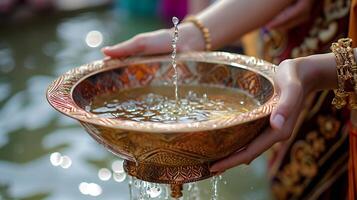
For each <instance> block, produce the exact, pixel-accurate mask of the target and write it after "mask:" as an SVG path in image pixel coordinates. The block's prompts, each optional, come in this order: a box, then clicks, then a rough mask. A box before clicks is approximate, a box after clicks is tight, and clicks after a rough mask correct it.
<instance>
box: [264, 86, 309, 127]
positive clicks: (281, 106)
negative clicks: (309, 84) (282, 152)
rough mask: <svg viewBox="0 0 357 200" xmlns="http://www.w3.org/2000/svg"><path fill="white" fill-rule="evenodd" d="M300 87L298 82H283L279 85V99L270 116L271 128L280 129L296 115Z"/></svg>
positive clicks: (300, 95)
mask: <svg viewBox="0 0 357 200" xmlns="http://www.w3.org/2000/svg"><path fill="white" fill-rule="evenodd" d="M302 94H303V93H302V87H301V85H300V84H299V83H290V84H286V83H285V84H283V85H282V87H280V99H279V102H278V105H277V107H276V108H275V110H274V111H273V112H272V114H271V117H270V125H271V126H272V128H273V129H277V130H281V129H282V128H283V127H284V126H285V124H287V121H292V120H294V119H292V118H295V116H297V115H298V114H297V111H298V110H297V109H298V108H299V102H301V98H302Z"/></svg>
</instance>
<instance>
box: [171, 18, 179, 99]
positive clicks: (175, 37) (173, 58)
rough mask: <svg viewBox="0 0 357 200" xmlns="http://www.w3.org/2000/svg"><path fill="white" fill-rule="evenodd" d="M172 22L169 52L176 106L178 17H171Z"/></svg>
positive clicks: (177, 97)
mask: <svg viewBox="0 0 357 200" xmlns="http://www.w3.org/2000/svg"><path fill="white" fill-rule="evenodd" d="M172 23H173V24H174V35H173V38H172V44H171V45H172V49H173V50H172V54H171V58H172V67H173V68H174V72H175V74H174V76H173V79H174V85H175V100H176V106H178V104H179V96H178V83H177V81H178V72H177V64H176V46H177V41H178V27H177V25H178V23H179V19H178V18H177V17H172Z"/></svg>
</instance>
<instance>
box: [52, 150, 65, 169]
mask: <svg viewBox="0 0 357 200" xmlns="http://www.w3.org/2000/svg"><path fill="white" fill-rule="evenodd" d="M50 161H51V164H52V165H53V166H59V165H60V164H61V163H62V155H61V153H59V152H54V153H52V154H51V156H50Z"/></svg>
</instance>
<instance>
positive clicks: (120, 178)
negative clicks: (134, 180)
mask: <svg viewBox="0 0 357 200" xmlns="http://www.w3.org/2000/svg"><path fill="white" fill-rule="evenodd" d="M113 178H114V180H115V181H116V182H119V183H121V182H123V181H124V180H125V178H126V174H125V173H114V174H113Z"/></svg>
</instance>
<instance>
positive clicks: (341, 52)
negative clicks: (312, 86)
mask: <svg viewBox="0 0 357 200" xmlns="http://www.w3.org/2000/svg"><path fill="white" fill-rule="evenodd" d="M331 50H332V52H333V53H334V55H335V58H336V64H337V65H336V69H337V81H338V88H337V89H335V90H334V93H335V97H334V98H333V100H332V105H334V106H335V107H336V108H337V109H341V108H343V107H344V106H345V105H346V104H347V101H346V98H347V97H348V93H347V92H346V91H345V82H346V81H347V80H349V79H350V73H349V70H348V65H346V59H345V55H346V53H345V48H344V47H343V46H342V45H341V44H340V42H337V43H332V45H331Z"/></svg>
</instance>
